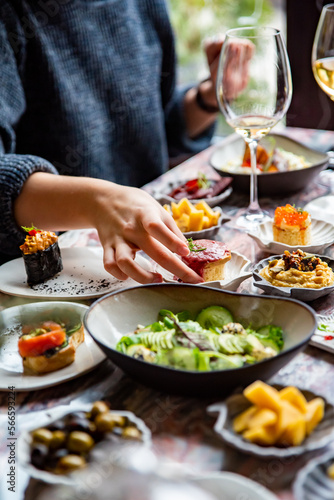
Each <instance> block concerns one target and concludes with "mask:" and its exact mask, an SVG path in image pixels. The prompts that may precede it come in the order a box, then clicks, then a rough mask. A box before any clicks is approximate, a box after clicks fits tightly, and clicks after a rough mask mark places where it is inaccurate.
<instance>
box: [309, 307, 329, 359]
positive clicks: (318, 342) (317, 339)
mask: <svg viewBox="0 0 334 500" xmlns="http://www.w3.org/2000/svg"><path fill="white" fill-rule="evenodd" d="M317 320H318V326H320V325H321V324H324V325H327V326H328V328H329V331H328V332H325V331H322V330H319V328H317V330H316V331H315V333H314V335H312V338H311V340H310V344H311V345H313V346H315V347H319V349H324V350H325V351H328V352H332V353H334V338H333V339H328V340H326V338H325V337H328V336H330V337H334V314H331V315H329V316H322V315H321V314H317Z"/></svg>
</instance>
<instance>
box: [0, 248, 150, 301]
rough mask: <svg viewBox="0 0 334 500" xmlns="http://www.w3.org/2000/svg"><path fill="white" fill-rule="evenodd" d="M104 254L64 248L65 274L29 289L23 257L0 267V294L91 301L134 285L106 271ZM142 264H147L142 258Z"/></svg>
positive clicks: (138, 257)
mask: <svg viewBox="0 0 334 500" xmlns="http://www.w3.org/2000/svg"><path fill="white" fill-rule="evenodd" d="M102 255H103V250H102V248H94V247H75V248H62V249H61V256H62V260H63V270H62V271H61V272H60V273H59V274H57V275H56V276H54V277H53V278H50V279H48V280H47V281H45V282H44V283H39V284H37V285H32V286H29V285H28V284H27V277H26V271H25V267H24V262H23V259H22V258H21V257H20V258H18V259H15V260H11V261H9V262H6V263H5V264H3V265H2V266H1V267H0V291H1V292H3V293H7V294H8V295H15V296H17V297H29V298H38V299H44V300H45V299H52V300H55V299H91V298H95V297H101V296H102V295H105V294H106V293H110V292H113V291H115V290H119V289H122V288H127V287H129V286H133V285H135V282H134V281H133V280H131V279H128V280H126V281H120V280H117V279H116V278H114V277H113V276H112V275H111V274H109V273H108V272H107V271H106V270H105V269H104V267H103V256H102ZM136 260H137V261H138V263H139V264H144V265H145V264H146V265H147V263H145V260H144V259H142V258H141V256H140V255H137V256H136Z"/></svg>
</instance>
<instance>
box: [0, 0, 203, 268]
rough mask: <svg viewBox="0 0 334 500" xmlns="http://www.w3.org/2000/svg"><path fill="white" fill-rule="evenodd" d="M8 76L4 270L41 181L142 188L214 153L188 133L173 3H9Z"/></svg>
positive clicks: (0, 47)
mask: <svg viewBox="0 0 334 500" xmlns="http://www.w3.org/2000/svg"><path fill="white" fill-rule="evenodd" d="M0 68H1V71H0V213H1V217H0V252H1V253H2V256H1V258H2V260H4V256H6V257H5V258H7V259H8V258H9V257H10V256H14V255H18V254H19V250H18V246H19V245H20V244H21V243H22V241H23V239H24V234H23V232H22V231H21V230H20V228H18V227H17V225H16V223H15V220H14V218H13V201H14V200H15V198H16V197H17V196H18V194H19V193H20V190H21V189H22V186H23V184H24V182H25V181H26V179H27V178H28V176H29V175H31V174H32V173H33V172H36V171H45V172H52V173H55V174H56V173H60V174H63V175H75V176H90V177H98V178H103V179H107V180H111V181H115V182H118V183H120V184H124V185H131V186H138V187H139V186H141V185H143V184H145V183H147V182H149V181H150V180H152V179H154V178H155V177H157V176H158V175H160V174H161V173H163V172H164V171H165V169H166V168H167V165H168V157H171V156H173V155H176V154H179V153H181V152H183V153H187V152H189V153H195V152H197V151H200V150H201V149H203V148H204V147H206V146H207V145H208V144H209V140H210V137H211V133H212V129H211V130H209V131H207V132H206V133H204V134H203V135H201V136H200V137H198V138H197V139H196V140H195V141H192V140H190V139H189V138H188V137H187V135H186V132H185V124H184V119H183V115H182V100H183V95H184V90H180V89H176V87H175V53H174V40H173V33H172V29H171V26H170V22H169V19H168V14H167V9H166V5H165V0H1V5H0ZM32 222H33V221H32Z"/></svg>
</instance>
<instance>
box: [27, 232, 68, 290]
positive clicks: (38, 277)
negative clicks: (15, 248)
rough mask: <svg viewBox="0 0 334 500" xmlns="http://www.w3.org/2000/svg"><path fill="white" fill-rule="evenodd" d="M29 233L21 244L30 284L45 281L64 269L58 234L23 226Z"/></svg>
mask: <svg viewBox="0 0 334 500" xmlns="http://www.w3.org/2000/svg"><path fill="white" fill-rule="evenodd" d="M22 229H24V230H25V231H26V233H27V235H26V238H25V242H24V243H23V245H21V246H20V250H21V252H22V256H23V260H24V265H25V269H26V273H27V282H28V284H29V285H35V284H37V283H43V281H45V280H47V279H50V278H52V277H53V276H55V275H56V274H57V273H59V272H60V271H62V269H63V264H62V259H61V255H60V249H59V246H58V236H57V235H56V234H55V233H54V232H52V231H42V230H41V229H37V228H36V227H34V226H32V227H23V228H22Z"/></svg>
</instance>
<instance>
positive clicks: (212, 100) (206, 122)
mask: <svg viewBox="0 0 334 500" xmlns="http://www.w3.org/2000/svg"><path fill="white" fill-rule="evenodd" d="M199 89H200V92H201V96H202V98H203V100H204V102H205V103H206V104H208V105H209V106H212V107H216V106H217V99H216V96H215V89H214V88H213V83H212V82H211V81H210V80H207V81H204V82H202V83H200V84H199ZM197 90H198V89H197V87H193V88H191V89H189V90H188V92H187V93H186V95H185V97H184V103H183V104H184V114H185V121H186V126H187V132H188V135H189V137H191V138H194V137H196V136H198V135H199V134H201V133H202V132H204V130H205V129H207V128H208V127H209V126H210V125H212V124H213V123H214V122H215V120H216V119H217V113H212V112H207V111H204V110H203V109H201V108H200V107H199V106H198V103H197V101H196V94H197Z"/></svg>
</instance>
